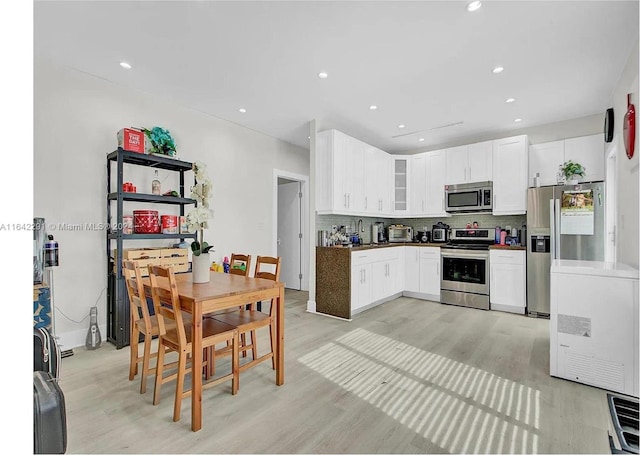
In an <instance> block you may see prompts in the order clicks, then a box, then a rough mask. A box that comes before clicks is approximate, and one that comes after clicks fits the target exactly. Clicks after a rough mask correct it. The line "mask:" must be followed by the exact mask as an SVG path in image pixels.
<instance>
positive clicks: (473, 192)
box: [444, 182, 493, 213]
mask: <svg viewBox="0 0 640 455" xmlns="http://www.w3.org/2000/svg"><path fill="white" fill-rule="evenodd" d="M444 194H445V210H446V211H447V212H449V213H461V212H490V211H491V210H493V182H476V183H461V184H458V185H445V186H444Z"/></svg>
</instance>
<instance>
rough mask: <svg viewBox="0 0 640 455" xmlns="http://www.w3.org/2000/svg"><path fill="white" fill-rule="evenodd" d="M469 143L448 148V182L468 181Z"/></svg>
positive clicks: (449, 183) (448, 183)
mask: <svg viewBox="0 0 640 455" xmlns="http://www.w3.org/2000/svg"><path fill="white" fill-rule="evenodd" d="M468 151H469V146H468V145H461V146H459V147H453V148H450V149H447V150H446V154H447V174H446V184H447V185H456V184H458V183H467V182H468V181H469V180H468V178H467V177H468V172H469V169H468V168H469V159H468Z"/></svg>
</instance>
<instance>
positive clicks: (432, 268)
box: [402, 246, 440, 301]
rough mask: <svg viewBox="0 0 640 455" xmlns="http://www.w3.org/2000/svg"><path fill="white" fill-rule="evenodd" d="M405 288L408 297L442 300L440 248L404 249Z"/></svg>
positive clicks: (408, 247) (416, 247)
mask: <svg viewBox="0 0 640 455" xmlns="http://www.w3.org/2000/svg"><path fill="white" fill-rule="evenodd" d="M404 254H405V257H404V287H403V288H402V290H403V292H404V293H405V294H406V295H408V296H414V297H417V296H418V295H416V294H420V295H419V297H426V298H429V299H432V300H438V301H439V300H440V248H439V247H428V246H405V247H404Z"/></svg>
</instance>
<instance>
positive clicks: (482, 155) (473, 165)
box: [445, 141, 493, 185]
mask: <svg viewBox="0 0 640 455" xmlns="http://www.w3.org/2000/svg"><path fill="white" fill-rule="evenodd" d="M446 155H447V160H446V162H447V164H446V168H447V169H446V182H445V183H446V184H447V185H456V184H459V183H474V182H485V181H488V180H492V175H493V164H492V163H493V141H486V142H478V143H476V144H470V145H461V146H459V147H452V148H449V149H447V151H446Z"/></svg>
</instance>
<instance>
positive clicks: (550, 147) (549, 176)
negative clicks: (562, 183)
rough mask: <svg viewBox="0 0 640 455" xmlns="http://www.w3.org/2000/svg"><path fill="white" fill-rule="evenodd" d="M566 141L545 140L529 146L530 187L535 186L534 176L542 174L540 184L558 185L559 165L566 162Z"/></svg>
mask: <svg viewBox="0 0 640 455" xmlns="http://www.w3.org/2000/svg"><path fill="white" fill-rule="evenodd" d="M564 145H565V141H553V142H545V143H543V144H534V145H532V146H530V147H529V179H528V185H529V187H534V186H535V183H534V180H533V179H534V177H535V176H536V174H539V175H540V186H548V185H556V184H557V182H558V181H557V174H558V166H559V165H561V164H562V163H564Z"/></svg>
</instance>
